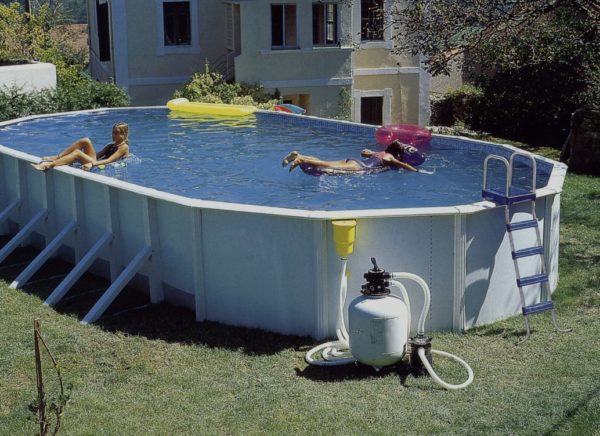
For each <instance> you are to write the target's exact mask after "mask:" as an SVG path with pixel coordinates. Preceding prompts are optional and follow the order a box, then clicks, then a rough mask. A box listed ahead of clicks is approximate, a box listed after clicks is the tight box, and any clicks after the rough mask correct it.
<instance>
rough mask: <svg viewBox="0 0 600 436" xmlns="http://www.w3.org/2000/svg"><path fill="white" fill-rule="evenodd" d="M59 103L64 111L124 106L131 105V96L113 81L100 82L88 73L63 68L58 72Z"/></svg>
mask: <svg viewBox="0 0 600 436" xmlns="http://www.w3.org/2000/svg"><path fill="white" fill-rule="evenodd" d="M56 98H57V100H58V105H59V107H60V110H61V112H62V111H76V110H84V109H97V108H102V107H123V106H128V105H129V96H128V95H127V93H126V92H125V90H124V89H122V88H119V87H118V86H116V85H114V84H112V83H103V82H98V81H96V80H94V79H92V78H91V77H90V76H89V75H88V74H87V73H82V72H79V73H78V74H77V75H75V76H74V75H73V71H69V70H66V69H63V70H62V71H61V72H59V73H58V86H57V97H56Z"/></svg>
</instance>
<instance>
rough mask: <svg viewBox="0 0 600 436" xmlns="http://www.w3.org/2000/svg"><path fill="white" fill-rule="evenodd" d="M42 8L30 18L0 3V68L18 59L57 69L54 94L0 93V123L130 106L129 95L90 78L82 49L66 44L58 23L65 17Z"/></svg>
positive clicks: (44, 92) (54, 9)
mask: <svg viewBox="0 0 600 436" xmlns="http://www.w3.org/2000/svg"><path fill="white" fill-rule="evenodd" d="M59 12H60V11H58V12H57V9H56V8H53V9H51V8H50V6H49V3H48V4H40V5H38V7H36V9H35V13H33V14H24V13H22V12H21V11H20V8H19V5H18V3H13V4H11V5H9V6H6V5H3V4H0V65H1V64H2V63H8V62H10V63H19V62H15V60H19V61H21V62H20V63H23V61H33V60H36V61H41V62H49V63H52V64H54V65H55V66H56V75H57V88H56V90H55V91H40V92H31V93H24V92H23V90H21V89H19V88H15V87H13V88H9V89H6V88H5V89H0V119H1V120H8V119H13V118H19V117H22V116H27V115H33V114H42V113H54V112H63V111H73V110H82V109H94V108H100V107H121V106H127V105H129V97H128V95H127V93H126V92H125V91H124V90H123V89H121V88H119V87H117V86H115V85H114V84H111V83H101V82H97V81H95V80H93V79H92V78H91V77H90V76H89V74H87V73H86V72H85V70H86V67H87V65H86V63H87V61H86V58H85V55H84V52H83V51H75V50H73V49H72V48H70V47H69V45H68V44H65V41H64V38H66V37H67V35H66V34H65V33H64V32H60V31H59V30H60V29H59V28H57V27H56V26H57V24H58V23H60V22H63V21H64V17H63V16H62V15H60V13H59Z"/></svg>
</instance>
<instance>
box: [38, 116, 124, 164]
mask: <svg viewBox="0 0 600 436" xmlns="http://www.w3.org/2000/svg"><path fill="white" fill-rule="evenodd" d="M128 136H129V126H128V125H127V124H126V123H116V124H115V125H114V126H113V128H112V140H113V142H111V143H110V144H107V145H105V146H104V148H102V150H100V151H99V152H97V153H96V150H95V149H94V146H93V145H92V141H91V140H90V139H89V138H81V139H79V140H77V141H75V142H74V143H73V144H71V145H70V146H69V147H67V148H66V149H65V150H63V151H61V152H60V153H58V154H57V155H56V156H46V157H43V158H42V162H40V163H39V164H31V166H32V167H33V168H35V169H36V170H38V171H48V170H49V169H51V168H54V167H57V166H61V165H71V164H72V163H74V162H79V163H80V164H81V168H82V169H84V170H86V171H89V170H90V169H91V168H92V167H94V166H99V165H106V164H110V163H113V162H116V161H118V160H120V159H124V158H126V157H127V156H129V139H128Z"/></svg>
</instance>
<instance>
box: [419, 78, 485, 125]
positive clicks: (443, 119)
mask: <svg viewBox="0 0 600 436" xmlns="http://www.w3.org/2000/svg"><path fill="white" fill-rule="evenodd" d="M482 101H483V92H482V90H481V89H480V88H477V87H475V86H472V85H463V86H461V87H460V88H458V89H454V90H451V91H449V92H447V93H446V94H444V95H443V96H442V97H440V98H437V99H434V100H432V102H431V123H432V124H433V125H436V126H454V125H455V124H463V125H467V126H471V124H473V122H474V120H475V119H476V117H477V111H478V110H479V107H480V105H481V104H482Z"/></svg>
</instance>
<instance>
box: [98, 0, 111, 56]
mask: <svg viewBox="0 0 600 436" xmlns="http://www.w3.org/2000/svg"><path fill="white" fill-rule="evenodd" d="M96 22H97V23H98V45H99V51H100V53H99V57H100V61H101V62H106V61H110V31H109V24H108V3H102V4H101V3H100V2H99V1H98V0H96Z"/></svg>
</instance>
